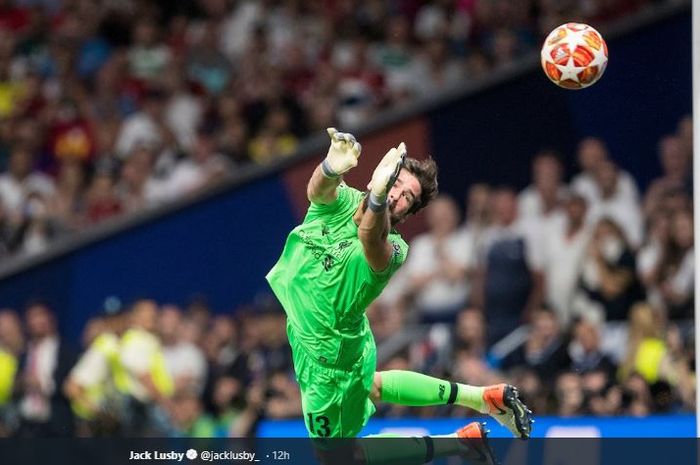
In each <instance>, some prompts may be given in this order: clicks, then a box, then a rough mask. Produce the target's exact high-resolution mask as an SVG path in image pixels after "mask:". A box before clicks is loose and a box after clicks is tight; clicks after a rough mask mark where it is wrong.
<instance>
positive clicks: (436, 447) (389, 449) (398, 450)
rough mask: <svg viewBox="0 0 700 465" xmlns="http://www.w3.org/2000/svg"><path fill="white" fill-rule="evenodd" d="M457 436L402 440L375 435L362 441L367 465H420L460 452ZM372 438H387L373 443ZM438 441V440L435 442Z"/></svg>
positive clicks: (390, 436)
mask: <svg viewBox="0 0 700 465" xmlns="http://www.w3.org/2000/svg"><path fill="white" fill-rule="evenodd" d="M456 437H457V436H456V435H455V434H448V435H444V436H424V437H422V438H418V437H411V438H405V437H404V438H401V439H395V440H392V439H386V438H400V436H398V435H396V434H375V435H371V436H367V438H369V440H368V439H365V438H363V439H360V441H359V443H360V446H361V448H362V451H363V454H364V456H365V464H366V465H388V464H397V465H399V464H400V465H419V464H423V463H428V462H431V461H432V460H433V458H435V457H448V456H452V455H456V454H457V453H458V452H459V441H457V440H456ZM372 438H385V439H383V440H381V441H373V440H371V439H372ZM433 438H434V439H436V440H433Z"/></svg>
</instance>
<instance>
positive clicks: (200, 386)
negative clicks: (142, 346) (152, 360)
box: [158, 305, 207, 395]
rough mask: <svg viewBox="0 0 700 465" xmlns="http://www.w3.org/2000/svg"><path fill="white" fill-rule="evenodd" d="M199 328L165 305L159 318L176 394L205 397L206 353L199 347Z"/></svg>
mask: <svg viewBox="0 0 700 465" xmlns="http://www.w3.org/2000/svg"><path fill="white" fill-rule="evenodd" d="M199 333H200V331H199V328H198V327H197V325H196V324H195V323H194V322H191V321H189V320H187V319H183V318H182V315H181V312H180V309H178V308H177V307H175V306H173V305H165V306H163V308H162V309H161V310H160V314H159V316H158V335H159V336H160V341H161V344H162V350H163V358H164V360H165V367H166V369H167V370H168V374H169V375H170V378H171V379H172V380H173V384H174V389H175V392H177V393H181V392H192V393H194V394H195V395H199V394H201V392H202V391H203V390H204V383H205V381H206V377H207V363H206V359H205V357H204V353H203V352H202V350H201V349H200V348H199V346H198V345H197V343H198V339H199V335H200V334H199Z"/></svg>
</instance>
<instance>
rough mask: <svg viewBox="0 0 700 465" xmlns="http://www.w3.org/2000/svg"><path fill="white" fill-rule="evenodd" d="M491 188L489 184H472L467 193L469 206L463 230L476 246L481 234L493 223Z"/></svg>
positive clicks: (467, 204)
mask: <svg viewBox="0 0 700 465" xmlns="http://www.w3.org/2000/svg"><path fill="white" fill-rule="evenodd" d="M490 198H491V188H490V187H489V186H488V185H487V184H472V185H471V186H470V187H469V190H468V191H467V195H466V198H465V203H466V206H467V209H466V213H465V215H464V224H463V225H462V229H464V233H465V234H468V235H471V236H472V241H473V242H474V244H478V243H479V241H480V237H481V233H483V232H484V230H485V229H486V228H487V227H488V226H489V224H490V222H491V209H490Z"/></svg>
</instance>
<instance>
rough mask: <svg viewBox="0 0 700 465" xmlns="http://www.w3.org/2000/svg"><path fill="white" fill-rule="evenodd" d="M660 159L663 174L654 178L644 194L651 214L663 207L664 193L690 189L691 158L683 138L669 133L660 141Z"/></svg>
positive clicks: (646, 210)
mask: <svg viewBox="0 0 700 465" xmlns="http://www.w3.org/2000/svg"><path fill="white" fill-rule="evenodd" d="M659 161H660V162H661V168H662V175H661V176H660V177H658V178H657V179H655V180H653V181H652V183H651V184H650V185H649V188H648V189H647V192H646V195H645V196H644V213H645V214H646V216H650V215H651V214H652V213H653V212H655V211H657V210H659V209H660V208H661V203H662V201H663V200H662V199H663V197H664V195H665V194H666V193H668V192H672V191H677V190H681V191H683V190H685V191H688V192H689V191H690V188H691V187H690V186H691V184H690V173H691V170H690V163H691V161H692V160H691V158H690V157H689V156H688V152H687V151H686V149H685V148H684V146H683V142H682V141H681V138H680V137H678V136H676V135H668V136H665V137H664V138H663V139H661V142H659Z"/></svg>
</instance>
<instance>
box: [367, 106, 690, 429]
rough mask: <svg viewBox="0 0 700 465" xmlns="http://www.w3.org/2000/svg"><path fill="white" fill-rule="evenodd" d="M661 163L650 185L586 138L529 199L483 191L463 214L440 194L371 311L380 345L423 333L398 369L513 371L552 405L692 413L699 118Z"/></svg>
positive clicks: (537, 172) (662, 153)
mask: <svg viewBox="0 0 700 465" xmlns="http://www.w3.org/2000/svg"><path fill="white" fill-rule="evenodd" d="M658 156H659V162H660V166H661V167H662V171H661V173H660V176H659V177H658V178H656V179H654V180H653V181H652V182H651V183H650V185H649V187H648V189H647V190H646V192H643V193H640V192H639V191H638V188H637V184H636V182H635V180H634V179H633V178H632V176H631V175H630V174H629V173H628V172H626V171H625V170H624V169H623V168H622V167H620V166H618V165H617V164H616V163H615V162H614V161H613V159H612V157H611V154H610V153H609V151H608V148H607V146H606V144H605V141H603V140H601V139H598V138H592V137H589V138H584V139H583V140H581V141H580V143H579V144H578V147H577V160H578V165H579V169H580V170H579V172H578V174H576V175H575V176H574V177H573V178H572V179H571V181H570V182H568V183H567V182H565V179H564V170H563V167H562V164H561V161H560V156H559V154H557V153H555V152H552V151H550V150H545V151H542V152H540V153H538V154H536V155H535V156H534V157H533V162H532V174H531V176H532V178H531V184H530V185H528V186H527V187H526V188H525V189H523V190H521V191H520V192H516V191H515V190H513V189H512V188H510V187H502V186H499V187H492V186H488V185H473V186H471V188H470V189H469V191H468V193H467V195H466V199H465V203H466V212H465V214H464V221H461V219H460V218H461V215H460V211H459V208H458V206H457V203H456V202H455V200H454V199H452V198H450V197H449V196H442V197H438V199H436V200H435V201H434V202H433V203H432V204H430V205H429V206H428V207H427V215H426V218H427V222H428V227H429V229H428V231H427V232H426V233H424V234H422V235H420V236H417V237H416V238H414V240H413V241H412V243H411V244H410V253H409V255H408V259H407V261H406V263H405V265H404V266H403V267H402V268H401V269H400V270H399V272H398V273H397V275H396V276H395V278H394V279H393V281H391V282H390V283H389V286H388V287H387V289H386V290H385V292H384V294H383V295H382V296H381V297H380V299H379V300H377V301H376V302H375V303H374V304H373V306H372V307H371V308H370V310H369V314H370V317H371V318H370V320H371V321H372V322H373V330H374V332H375V335H376V337H377V339H378V342H379V343H380V344H381V343H382V342H384V341H385V340H387V339H389V338H391V337H396V336H395V335H397V334H399V335H401V334H403V333H405V331H404V330H406V329H407V328H410V327H412V325H416V324H418V325H420V324H422V325H423V327H424V328H425V331H424V332H423V333H422V336H421V337H418V338H413V340H412V341H410V342H409V343H408V344H406V345H404V346H403V348H402V350H399V351H397V352H396V353H395V354H393V357H392V358H391V360H389V361H388V364H387V367H391V368H400V369H412V370H416V371H420V372H425V373H432V374H434V375H436V376H440V377H448V378H455V379H457V380H458V381H462V382H466V383H469V384H476V385H488V384H493V383H496V382H501V381H503V380H508V381H510V382H511V383H513V384H515V385H517V386H519V387H520V389H521V391H522V393H523V394H524V397H525V399H526V400H527V401H528V402H530V403H531V404H532V407H533V410H534V411H535V412H538V413H540V414H543V413H551V414H557V415H565V416H566V415H577V414H586V413H589V414H595V415H617V414H630V415H646V414H650V413H668V412H677V411H694V405H695V373H694V360H695V351H694V337H695V335H694V325H693V312H694V298H695V296H694V276H695V265H694V231H693V211H692V156H693V155H692V120H691V118H690V117H689V116H685V117H683V118H681V119H680V120H679V122H678V125H677V130H676V132H675V133H672V134H668V135H666V136H664V137H663V138H661V140H660V141H659V143H658ZM398 337H399V338H400V336H398ZM398 347H401V346H398ZM403 410H406V409H403V408H396V407H388V411H387V414H398V412H400V411H403ZM439 410H440V409H439ZM441 410H442V412H441V413H443V414H445V412H447V411H453V412H457V414H458V415H462V414H463V413H464V412H462V411H460V409H455V408H445V409H441ZM411 413H413V414H421V412H420V410H419V409H417V410H415V412H411ZM424 414H426V415H431V414H433V413H431V412H424Z"/></svg>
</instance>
